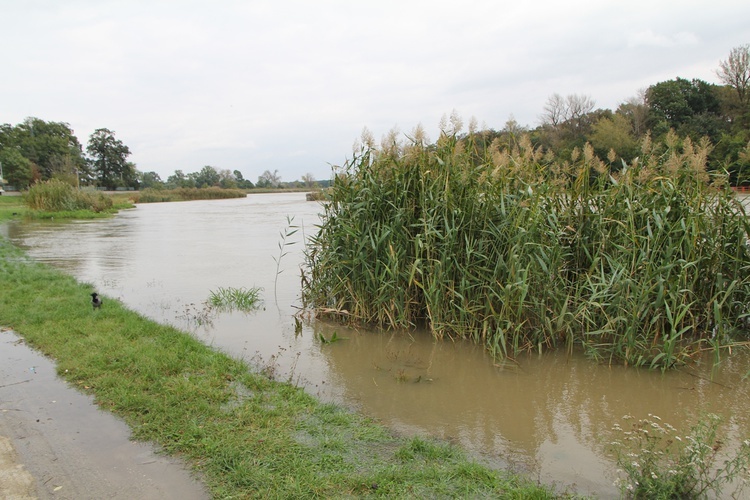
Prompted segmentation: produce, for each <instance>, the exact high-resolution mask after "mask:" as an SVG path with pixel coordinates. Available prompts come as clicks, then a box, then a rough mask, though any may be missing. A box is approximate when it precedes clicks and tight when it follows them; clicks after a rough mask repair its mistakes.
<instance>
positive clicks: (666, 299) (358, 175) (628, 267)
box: [303, 122, 750, 369]
mask: <svg viewBox="0 0 750 500" xmlns="http://www.w3.org/2000/svg"><path fill="white" fill-rule="evenodd" d="M452 123H453V122H452ZM454 125H455V123H454ZM445 128H447V127H444V129H443V131H442V132H441V135H440V138H439V140H438V141H437V143H435V144H430V143H428V142H427V141H426V140H425V139H423V134H422V133H421V131H420V130H419V129H418V130H416V131H415V133H414V134H413V137H412V138H411V139H409V140H408V142H406V143H404V142H399V141H396V140H395V139H394V138H393V136H390V137H389V138H388V139H386V140H384V142H383V144H382V145H381V146H380V147H375V146H374V144H372V142H371V141H365V145H364V146H363V147H362V148H361V149H360V151H359V152H358V153H357V154H356V155H355V156H354V157H353V158H352V159H351V160H350V161H348V162H347V163H346V164H345V165H344V167H343V168H342V170H341V172H339V173H338V175H337V176H336V178H335V182H334V183H333V186H332V188H331V189H330V191H329V193H328V200H327V201H326V202H324V204H323V207H324V208H323V210H324V212H323V214H322V220H321V226H320V231H319V233H318V234H317V235H316V236H315V237H313V238H311V239H310V240H309V242H308V246H307V248H306V252H305V254H306V256H305V273H304V276H303V288H304V290H303V297H304V299H305V301H306V304H307V305H308V306H310V307H312V308H314V309H315V310H316V311H317V313H318V314H319V315H320V316H328V317H336V318H339V319H343V320H345V321H348V322H352V323H361V324H370V325H378V326H381V327H387V328H411V327H414V326H425V327H427V328H429V329H430V330H431V332H432V333H433V334H434V335H435V336H437V337H444V336H449V337H451V338H469V339H472V340H474V341H476V342H479V343H482V344H484V345H485V346H486V347H487V348H488V349H489V350H490V351H491V352H492V353H493V354H494V355H497V356H513V355H515V354H516V353H518V352H519V351H522V350H526V349H539V350H541V349H544V348H559V347H565V348H568V349H573V348H582V349H583V350H585V352H586V353H588V354H589V355H591V356H592V357H594V358H596V359H599V360H606V361H608V362H618V363H624V364H627V365H636V366H649V367H659V368H662V369H665V368H669V367H672V366H675V365H677V364H682V363H685V362H687V361H689V359H690V358H691V357H694V356H695V355H696V354H697V353H699V352H701V351H703V350H705V349H707V348H715V349H717V351H716V352H719V351H718V349H719V348H721V347H725V346H729V345H734V344H736V343H738V342H745V341H747V340H748V333H747V330H746V329H745V326H746V324H745V322H746V317H747V315H748V309H747V304H748V299H750V279H749V277H748V271H749V270H750V249H749V248H748V244H747V242H748V232H749V230H750V225H749V224H748V220H747V218H746V215H745V211H744V208H743V206H742V204H741V203H739V202H738V200H736V198H735V196H734V194H733V193H732V191H731V190H730V189H729V187H728V185H727V176H726V175H725V174H720V173H711V174H710V175H709V173H707V172H706V168H705V166H706V157H707V155H708V152H709V149H710V145H709V144H708V143H700V144H694V143H692V142H691V141H690V140H689V139H684V140H680V139H679V138H677V137H676V136H675V135H674V134H670V135H669V136H668V137H667V139H666V140H665V142H664V143H663V144H653V143H652V142H651V141H650V139H649V138H646V139H645V140H644V141H643V143H642V144H641V155H640V156H639V158H638V159H637V160H635V161H633V163H631V164H616V163H615V162H614V155H610V158H609V159H608V160H606V161H603V160H601V159H599V158H597V157H596V156H595V155H594V152H593V149H592V148H591V147H590V146H588V145H587V146H586V147H585V148H584V149H583V150H575V151H574V152H573V154H572V156H571V158H570V160H569V161H567V162H562V163H561V162H559V161H556V160H554V159H553V158H554V157H553V156H552V155H550V154H548V153H545V152H544V151H542V150H541V149H539V148H535V147H533V146H532V144H531V141H530V140H529V138H528V137H523V138H520V139H519V140H518V141H516V142H515V146H513V147H501V145H500V143H499V142H498V141H497V140H495V141H494V142H492V143H491V144H485V143H484V139H483V136H482V134H481V133H469V134H465V135H459V131H460V127H454V128H453V130H445Z"/></svg>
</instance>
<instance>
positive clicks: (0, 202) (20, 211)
mask: <svg viewBox="0 0 750 500" xmlns="http://www.w3.org/2000/svg"><path fill="white" fill-rule="evenodd" d="M27 212H28V208H27V207H26V205H24V203H23V198H21V197H20V196H9V195H5V196H0V221H4V220H8V219H13V218H16V217H22V216H24V215H25V214H26V213H27Z"/></svg>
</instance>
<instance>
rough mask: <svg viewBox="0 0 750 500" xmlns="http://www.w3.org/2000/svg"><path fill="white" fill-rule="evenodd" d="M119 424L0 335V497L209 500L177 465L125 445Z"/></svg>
mask: <svg viewBox="0 0 750 500" xmlns="http://www.w3.org/2000/svg"><path fill="white" fill-rule="evenodd" d="M129 436H130V430H129V428H128V427H127V425H126V424H125V423H123V422H122V421H120V420H118V419H117V418H115V417H114V416H112V415H111V414H109V413H106V412H103V411H101V410H99V409H98V407H97V406H96V405H94V404H93V401H92V398H91V397H88V396H85V395H83V394H82V393H80V392H78V391H76V390H74V389H72V388H70V387H69V386H68V385H67V384H66V383H65V382H63V381H61V380H60V379H58V378H57V376H56V374H55V367H54V365H53V364H52V363H51V362H50V360H48V359H47V358H45V357H43V356H41V355H40V354H38V353H37V352H36V351H34V350H32V349H30V348H29V347H28V346H26V345H25V344H24V342H23V340H22V339H20V338H19V337H18V336H17V335H16V334H15V333H13V332H11V331H9V330H3V331H0V499H31V498H34V499H36V498H39V499H102V498H110V499H133V498H138V499H163V498H179V499H180V500H192V499H207V498H209V496H208V494H207V492H206V491H205V489H204V487H203V486H202V485H201V483H200V482H199V481H198V480H197V479H196V478H194V477H192V476H191V474H190V472H189V471H188V470H187V469H186V468H185V467H184V466H183V465H182V464H180V463H179V462H178V461H176V460H173V459H170V458H168V457H165V456H161V455H158V454H156V453H155V451H154V449H153V448H152V447H151V446H149V445H146V444H143V443H136V442H133V441H130V440H129Z"/></svg>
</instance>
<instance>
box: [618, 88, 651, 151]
mask: <svg viewBox="0 0 750 500" xmlns="http://www.w3.org/2000/svg"><path fill="white" fill-rule="evenodd" d="M616 114H618V115H621V116H623V117H625V118H626V119H627V120H628V122H629V123H630V127H631V130H632V132H633V135H634V136H635V137H636V138H637V139H640V138H641V137H643V136H644V135H645V134H646V132H647V131H648V127H647V121H648V105H647V104H646V90H645V89H644V90H640V91H639V92H638V95H637V96H635V97H631V98H630V99H628V100H626V101H625V102H623V103H622V104H620V105H619V106H618V107H617V111H616Z"/></svg>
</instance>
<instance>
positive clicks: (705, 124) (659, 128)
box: [646, 78, 726, 142]
mask: <svg viewBox="0 0 750 500" xmlns="http://www.w3.org/2000/svg"><path fill="white" fill-rule="evenodd" d="M646 103H647V104H648V107H649V126H650V128H651V130H652V131H653V132H654V135H656V136H660V135H662V134H664V133H666V132H667V131H668V130H669V129H670V128H673V129H675V131H676V132H677V133H678V134H679V135H683V136H684V135H689V136H690V137H691V138H693V139H694V140H699V139H700V138H701V137H703V136H708V137H709V138H710V139H711V140H712V141H714V142H715V141H716V140H717V139H718V136H719V135H720V134H721V132H722V130H724V129H725V128H726V126H725V120H724V119H723V116H722V114H721V101H720V100H719V93H718V88H717V86H716V85H712V84H710V83H707V82H705V81H703V80H699V79H693V80H686V79H684V78H675V79H674V80H668V81H666V82H660V83H657V84H655V85H652V86H650V87H649V88H648V90H647V91H646Z"/></svg>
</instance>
